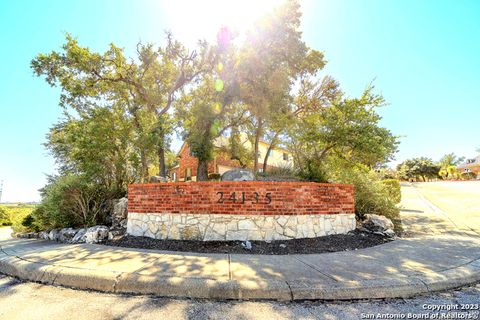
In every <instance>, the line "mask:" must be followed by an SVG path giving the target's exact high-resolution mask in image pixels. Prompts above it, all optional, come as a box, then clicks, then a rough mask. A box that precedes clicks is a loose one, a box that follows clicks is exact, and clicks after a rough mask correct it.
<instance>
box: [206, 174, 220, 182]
mask: <svg viewBox="0 0 480 320" xmlns="http://www.w3.org/2000/svg"><path fill="white" fill-rule="evenodd" d="M221 178H222V175H221V174H220V173H210V174H209V175H208V181H220V179H221Z"/></svg>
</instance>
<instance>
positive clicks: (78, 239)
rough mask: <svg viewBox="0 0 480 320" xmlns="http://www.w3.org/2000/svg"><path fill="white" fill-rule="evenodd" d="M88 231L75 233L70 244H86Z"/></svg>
mask: <svg viewBox="0 0 480 320" xmlns="http://www.w3.org/2000/svg"><path fill="white" fill-rule="evenodd" d="M86 233H87V229H80V230H78V231H77V233H75V236H74V237H73V238H72V240H70V243H84V242H85V240H86Z"/></svg>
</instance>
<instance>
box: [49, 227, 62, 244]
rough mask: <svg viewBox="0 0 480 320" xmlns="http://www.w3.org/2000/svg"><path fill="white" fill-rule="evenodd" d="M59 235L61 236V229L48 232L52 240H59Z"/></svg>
mask: <svg viewBox="0 0 480 320" xmlns="http://www.w3.org/2000/svg"><path fill="white" fill-rule="evenodd" d="M59 237H60V229H53V230H52V231H50V233H49V234H48V240H51V241H58V238H59Z"/></svg>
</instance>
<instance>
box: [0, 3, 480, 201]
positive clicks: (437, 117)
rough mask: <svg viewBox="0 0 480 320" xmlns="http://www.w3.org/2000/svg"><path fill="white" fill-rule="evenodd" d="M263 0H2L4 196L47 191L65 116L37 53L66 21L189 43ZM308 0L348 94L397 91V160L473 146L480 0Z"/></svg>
mask: <svg viewBox="0 0 480 320" xmlns="http://www.w3.org/2000/svg"><path fill="white" fill-rule="evenodd" d="M254 3H255V2H251V3H249V4H247V7H246V8H245V7H239V6H244V5H243V4H242V5H239V4H238V3H237V4H233V3H232V2H229V1H226V0H225V1H217V0H212V1H210V2H202V5H199V4H198V2H195V1H191V2H189V1H187V0H176V1H171V2H161V1H153V0H151V1H147V0H144V1H133V0H132V1H120V0H115V1H114V0H109V1H94V0H83V1H64V0H62V1H33V0H32V1H20V0H17V1H6V0H0V30H2V31H1V32H0V43H1V50H0V97H1V100H0V180H4V193H3V197H2V201H32V200H38V199H39V195H38V192H37V190H38V189H39V188H40V187H42V186H43V185H44V183H45V174H47V173H53V172H54V169H55V166H54V162H53V159H52V158H51V156H49V155H48V154H47V152H46V151H45V149H44V148H43V146H42V143H43V142H45V134H46V133H47V131H48V128H49V127H50V126H51V125H52V124H53V123H54V122H55V121H56V120H57V119H58V118H59V117H60V115H61V110H60V108H59V107H58V98H59V89H58V88H50V87H49V86H48V85H47V84H46V83H45V81H44V80H43V79H40V78H35V77H34V76H33V74H32V72H31V70H30V67H29V64H30V60H31V59H32V58H33V57H35V55H36V54H38V53H41V52H49V51H51V50H56V49H59V47H60V46H61V44H62V43H63V41H64V33H65V32H69V33H71V34H73V35H74V36H76V37H78V39H79V41H80V43H81V44H83V45H86V46H89V47H90V48H91V49H93V50H105V49H106V47H107V45H108V44H109V43H110V42H114V43H115V44H117V45H119V46H121V47H124V48H125V49H126V51H127V52H128V53H133V50H134V48H135V44H136V43H137V42H138V41H139V40H142V41H144V42H147V41H150V42H156V43H161V42H162V40H163V35H164V33H163V30H165V29H169V30H172V31H173V32H174V34H176V35H177V36H178V37H179V38H180V40H183V41H185V42H187V43H190V44H191V43H193V42H194V41H195V39H197V38H199V37H203V38H212V36H214V35H215V28H216V26H217V25H220V24H222V23H225V21H224V20H235V21H237V22H238V23H240V24H241V23H245V22H248V21H249V19H250V16H252V15H255V13H256V12H260V11H261V10H264V9H265V8H266V7H268V3H267V5H264V6H263V7H262V5H255V4H254ZM248 5H250V7H248ZM232 6H234V7H233V9H231V8H232ZM235 6H236V7H235ZM302 6H303V11H304V16H303V19H302V20H303V22H302V30H303V32H304V39H305V41H306V42H307V44H308V45H309V46H311V47H313V48H315V49H318V50H322V51H324V52H325V55H326V58H327V60H328V61H329V63H328V65H327V67H326V68H325V70H324V73H325V74H329V75H332V76H333V77H335V78H336V79H337V80H338V81H339V82H340V83H341V84H342V87H343V89H344V91H345V92H346V93H347V94H348V95H350V96H355V95H358V94H359V93H360V92H361V91H362V90H363V89H364V88H365V86H366V85H367V84H368V83H369V82H371V81H372V80H374V84H375V86H376V88H377V90H378V92H381V93H382V94H383V95H384V96H385V98H386V100H387V101H388V102H389V105H388V106H387V107H384V108H383V109H382V110H381V111H380V112H381V114H382V116H383V120H382V124H383V125H384V126H386V127H388V128H389V129H391V130H392V131H393V132H394V133H395V134H397V135H401V136H402V139H401V145H400V151H399V153H398V154H397V161H402V160H404V159H406V158H410V157H416V156H427V157H431V158H433V159H434V160H437V159H438V158H440V157H441V156H442V155H443V154H445V153H448V152H455V153H456V154H458V155H462V156H467V157H473V156H475V154H476V152H475V150H476V149H477V148H478V147H480V142H479V141H478V139H477V134H478V122H479V120H480V105H479V104H480V2H479V1H475V0H472V1H464V0H461V1H453V0H452V1H413V0H409V1H405V0H398V1H389V0H364V1H357V0H350V1H347V0H344V1H338V0H337V1H313V0H311V1H303V2H302ZM242 10H243V11H242ZM247 13H248V15H247ZM242 14H243V16H242Z"/></svg>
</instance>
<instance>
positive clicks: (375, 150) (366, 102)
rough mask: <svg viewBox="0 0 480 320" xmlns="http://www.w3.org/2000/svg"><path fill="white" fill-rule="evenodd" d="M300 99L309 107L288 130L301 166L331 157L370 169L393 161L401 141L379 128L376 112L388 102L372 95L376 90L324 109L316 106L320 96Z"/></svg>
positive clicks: (329, 105)
mask: <svg viewBox="0 0 480 320" xmlns="http://www.w3.org/2000/svg"><path fill="white" fill-rule="evenodd" d="M319 90H320V89H319ZM299 99H300V98H299ZM301 100H302V101H303V102H301V103H302V104H306V105H307V106H304V107H302V108H304V110H303V111H302V112H301V113H300V115H299V116H298V117H297V118H296V121H294V122H293V125H292V126H291V127H290V130H289V133H290V137H291V141H292V147H291V148H292V149H293V150H294V151H295V153H296V154H295V159H296V160H297V163H298V164H299V165H300V166H301V167H305V166H308V165H309V164H308V162H312V161H314V162H322V161H324V160H325V159H326V158H327V156H329V155H332V154H333V155H334V156H336V157H338V158H342V159H344V160H347V161H349V162H351V163H362V164H365V165H367V166H370V167H374V166H376V165H379V164H383V163H385V162H387V161H388V160H390V159H392V156H393V154H394V153H395V152H396V150H397V146H398V140H397V137H395V136H394V135H392V133H391V132H390V131H389V130H387V129H385V128H383V127H381V126H380V120H381V117H380V115H379V114H378V113H377V112H376V109H377V108H378V107H380V106H382V105H383V104H384V103H385V102H384V100H383V97H382V96H380V95H377V94H374V93H373V87H369V88H367V89H366V90H365V92H364V93H363V94H362V96H361V97H360V98H355V99H350V98H339V97H337V98H334V100H333V101H330V102H329V103H328V105H325V106H321V107H317V105H318V104H319V103H320V101H319V100H318V97H311V98H308V97H304V98H301ZM308 105H311V106H308Z"/></svg>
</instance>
